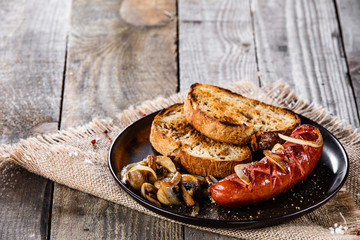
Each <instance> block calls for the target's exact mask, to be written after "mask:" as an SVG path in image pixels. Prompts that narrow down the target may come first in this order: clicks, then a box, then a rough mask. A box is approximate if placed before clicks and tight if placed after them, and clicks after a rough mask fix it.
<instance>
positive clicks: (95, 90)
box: [51, 0, 182, 239]
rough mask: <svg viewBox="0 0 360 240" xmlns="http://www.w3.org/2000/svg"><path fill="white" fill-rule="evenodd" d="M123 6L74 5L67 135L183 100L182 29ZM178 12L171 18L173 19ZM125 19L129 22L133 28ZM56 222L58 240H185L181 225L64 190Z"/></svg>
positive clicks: (59, 192)
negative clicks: (139, 107) (158, 102)
mask: <svg viewBox="0 0 360 240" xmlns="http://www.w3.org/2000/svg"><path fill="white" fill-rule="evenodd" d="M121 3H122V1H121V0H110V1H105V2H104V1H101V0H91V1H85V0H77V1H74V2H73V7H72V13H73V14H72V18H71V22H72V30H71V34H70V37H69V48H68V61H67V70H66V81H65V90H64V100H63V113H62V122H61V128H66V127H69V126H74V125H79V124H82V123H84V122H88V121H90V120H91V119H92V118H94V117H97V116H98V115H100V116H106V117H115V116H116V115H117V114H118V113H120V111H121V110H122V109H124V108H127V107H128V106H129V105H132V104H136V103H139V102H141V101H143V100H145V99H151V98H153V97H154V96H157V95H159V94H163V95H170V94H172V93H175V92H176V89H177V64H176V52H175V51H176V43H175V40H176V21H175V20H174V19H171V18H170V19H166V18H165V21H164V19H161V18H160V19H161V20H160V22H158V23H156V21H155V26H154V25H153V22H151V24H150V21H149V26H144V25H147V21H148V20H149V19H148V18H145V20H144V19H138V18H132V16H131V14H134V13H132V12H133V11H135V12H136V11H140V12H141V11H143V9H136V6H139V5H136V4H135V5H133V3H132V2H131V1H127V3H126V4H128V5H127V6H126V7H125V8H124V9H122V10H120V11H119V9H120V7H121ZM172 3H173V5H172V9H173V11H175V2H174V1H172ZM165 5H166V4H165ZM140 6H142V5H140ZM156 6H157V5H155V7H156ZM166 6H167V7H168V5H166ZM171 11H172V10H171V9H167V10H166V15H167V16H170V17H171V14H172V13H171ZM119 13H121V14H127V15H126V17H125V16H124V19H127V21H129V22H130V23H131V24H130V23H127V22H125V21H124V19H123V18H122V17H123V15H119ZM129 15H130V16H129ZM140 16H141V14H140ZM150 19H153V18H152V17H151V16H150ZM166 20H168V21H166ZM159 25H160V26H159ZM52 216H53V220H52V225H51V238H52V239H74V238H75V239H181V238H182V227H181V226H180V225H178V224H173V223H169V222H168V221H164V220H158V219H154V218H152V217H150V216H148V215H144V214H141V213H138V212H136V211H134V210H130V209H127V208H125V207H122V206H120V205H116V204H113V203H110V202H108V201H104V200H101V199H99V198H96V197H92V196H89V195H87V194H84V193H81V192H78V191H74V190H70V189H68V188H66V187H64V186H60V185H57V184H56V185H55V189H54V201H53V211H52Z"/></svg>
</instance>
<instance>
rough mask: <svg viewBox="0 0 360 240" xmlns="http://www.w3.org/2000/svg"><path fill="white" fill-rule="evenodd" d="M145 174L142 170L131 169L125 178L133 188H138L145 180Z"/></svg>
mask: <svg viewBox="0 0 360 240" xmlns="http://www.w3.org/2000/svg"><path fill="white" fill-rule="evenodd" d="M147 179H148V178H147V174H146V173H145V172H144V171H131V172H129V173H128V174H126V180H127V181H128V182H129V184H130V186H131V187H132V188H133V189H135V190H140V189H141V186H142V185H143V184H144V183H146V182H147Z"/></svg>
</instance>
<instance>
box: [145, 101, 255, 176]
mask: <svg viewBox="0 0 360 240" xmlns="http://www.w3.org/2000/svg"><path fill="white" fill-rule="evenodd" d="M150 142H151V144H152V146H153V147H154V148H155V149H156V150H157V151H158V152H159V153H161V154H162V155H165V156H176V157H177V158H178V159H179V160H180V163H181V166H182V168H184V170H186V171H187V172H189V173H192V174H197V175H201V176H208V175H212V176H215V177H226V176H228V175H230V174H232V173H234V167H235V165H237V164H239V163H244V162H250V161H251V151H250V149H249V148H248V147H247V146H236V145H233V144H227V143H220V142H216V141H214V140H212V139H210V138H207V137H206V136H204V135H202V134H201V133H199V132H198V131H196V130H195V129H194V128H193V127H192V126H191V125H190V124H189V123H188V122H187V121H186V118H185V114H184V111H183V104H175V105H172V106H170V107H168V108H166V109H164V110H162V111H161V112H160V113H158V115H156V116H155V118H154V121H153V123H152V126H151V133H150Z"/></svg>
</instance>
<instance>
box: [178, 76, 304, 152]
mask: <svg viewBox="0 0 360 240" xmlns="http://www.w3.org/2000/svg"><path fill="white" fill-rule="evenodd" d="M184 112H185V115H186V119H187V121H188V122H189V123H190V124H191V125H192V126H193V127H194V128H195V129H197V130H198V131H199V132H201V133H202V134H204V135H206V136H207V137H209V138H211V139H214V140H216V141H220V142H226V143H232V144H237V145H245V144H249V143H250V142H252V138H253V139H254V136H255V137H256V139H257V141H258V142H260V143H263V142H264V141H265V142H266V141H268V139H272V138H271V137H269V136H272V135H274V133H282V134H286V135H287V134H290V133H291V132H292V131H293V130H294V129H295V128H296V127H297V126H298V125H300V118H299V117H298V116H297V115H296V114H295V113H294V112H292V111H290V110H286V109H283V108H280V107H276V106H272V105H269V104H266V103H263V102H260V101H258V100H254V99H250V98H247V97H244V96H241V95H240V94H236V93H233V92H231V91H229V90H227V89H224V88H220V87H217V86H213V85H209V84H200V83H195V84H193V85H192V86H191V87H190V90H189V92H188V94H187V97H186V99H185V103H184ZM276 136H277V134H276ZM261 138H263V139H264V140H263V141H262V140H261ZM252 143H253V142H252ZM265 145H266V144H264V146H265ZM266 147H269V146H266Z"/></svg>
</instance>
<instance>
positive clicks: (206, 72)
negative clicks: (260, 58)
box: [178, 0, 258, 91]
mask: <svg viewBox="0 0 360 240" xmlns="http://www.w3.org/2000/svg"><path fill="white" fill-rule="evenodd" d="M178 5H179V7H178V14H179V65H180V69H179V70H180V90H181V91H186V90H187V89H188V88H189V87H190V85H191V84H192V83H195V82H203V83H213V84H220V83H225V82H228V81H240V80H242V79H248V80H250V81H252V82H254V83H258V80H257V79H258V77H257V66H256V57H255V48H254V40H253V31H252V25H251V16H250V6H249V1H238V0H226V1H210V0H204V1H191V0H184V1H179V4H178Z"/></svg>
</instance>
